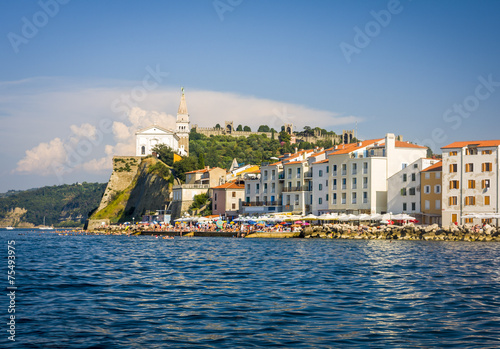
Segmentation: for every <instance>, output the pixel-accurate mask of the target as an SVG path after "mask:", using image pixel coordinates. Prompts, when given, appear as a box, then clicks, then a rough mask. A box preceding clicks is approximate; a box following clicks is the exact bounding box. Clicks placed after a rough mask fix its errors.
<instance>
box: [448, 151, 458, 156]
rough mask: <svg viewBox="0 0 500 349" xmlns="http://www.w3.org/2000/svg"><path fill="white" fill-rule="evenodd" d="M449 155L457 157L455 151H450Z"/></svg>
mask: <svg viewBox="0 0 500 349" xmlns="http://www.w3.org/2000/svg"><path fill="white" fill-rule="evenodd" d="M449 155H450V156H457V152H456V151H450V153H449Z"/></svg>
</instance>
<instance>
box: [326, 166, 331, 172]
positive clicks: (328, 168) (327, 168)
mask: <svg viewBox="0 0 500 349" xmlns="http://www.w3.org/2000/svg"><path fill="white" fill-rule="evenodd" d="M329 170H330V167H328V165H327V166H326V173H328V172H329Z"/></svg>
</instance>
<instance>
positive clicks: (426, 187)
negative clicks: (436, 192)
mask: <svg viewBox="0 0 500 349" xmlns="http://www.w3.org/2000/svg"><path fill="white" fill-rule="evenodd" d="M430 192H431V186H430V185H426V186H425V187H424V193H425V194H430Z"/></svg>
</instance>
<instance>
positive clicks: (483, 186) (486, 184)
mask: <svg viewBox="0 0 500 349" xmlns="http://www.w3.org/2000/svg"><path fill="white" fill-rule="evenodd" d="M489 187H490V180H489V179H483V180H482V181H481V189H486V188H489Z"/></svg>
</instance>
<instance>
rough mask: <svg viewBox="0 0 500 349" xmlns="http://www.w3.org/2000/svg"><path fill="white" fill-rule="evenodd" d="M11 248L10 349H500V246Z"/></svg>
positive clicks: (31, 239)
mask: <svg viewBox="0 0 500 349" xmlns="http://www.w3.org/2000/svg"><path fill="white" fill-rule="evenodd" d="M12 240H14V241H15V248H16V250H15V252H16V254H15V256H16V265H15V272H16V274H15V277H16V280H15V286H17V287H18V289H17V290H16V298H15V309H16V312H15V316H16V324H15V331H16V332H15V342H12V341H11V340H9V339H8V336H9V333H8V332H7V330H8V325H7V322H8V321H9V319H8V317H9V314H8V306H9V297H8V296H7V287H8V286H9V284H8V281H7V271H8V264H7V263H8V261H7V243H8V241H12ZM0 250H1V254H0V256H1V257H2V258H1V262H0V263H1V264H0V273H2V271H1V270H3V273H4V277H2V278H0V280H3V281H2V283H3V287H4V288H5V292H4V295H3V296H2V297H0V298H2V299H0V307H1V308H0V314H3V315H2V316H1V317H2V320H3V321H2V324H3V325H2V327H3V328H2V332H1V334H0V347H2V348H9V347H12V348H14V347H15V348H260V347H285V348H344V347H372V348H387V347H392V348H434V347H435V348H443V347H453V348H455V347H461V348H462V347H467V348H498V347H500V244H499V243H463V242H415V241H394V242H389V241H358V240H356V241H352V240H319V239H318V240H302V239H282V240H277V239H232V238H178V237H176V238H175V240H163V239H156V238H154V237H150V236H148V237H135V236H134V237H127V236H89V235H82V236H59V235H57V234H55V233H53V232H45V233H39V232H36V233H35V232H26V231H19V230H16V231H0Z"/></svg>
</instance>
